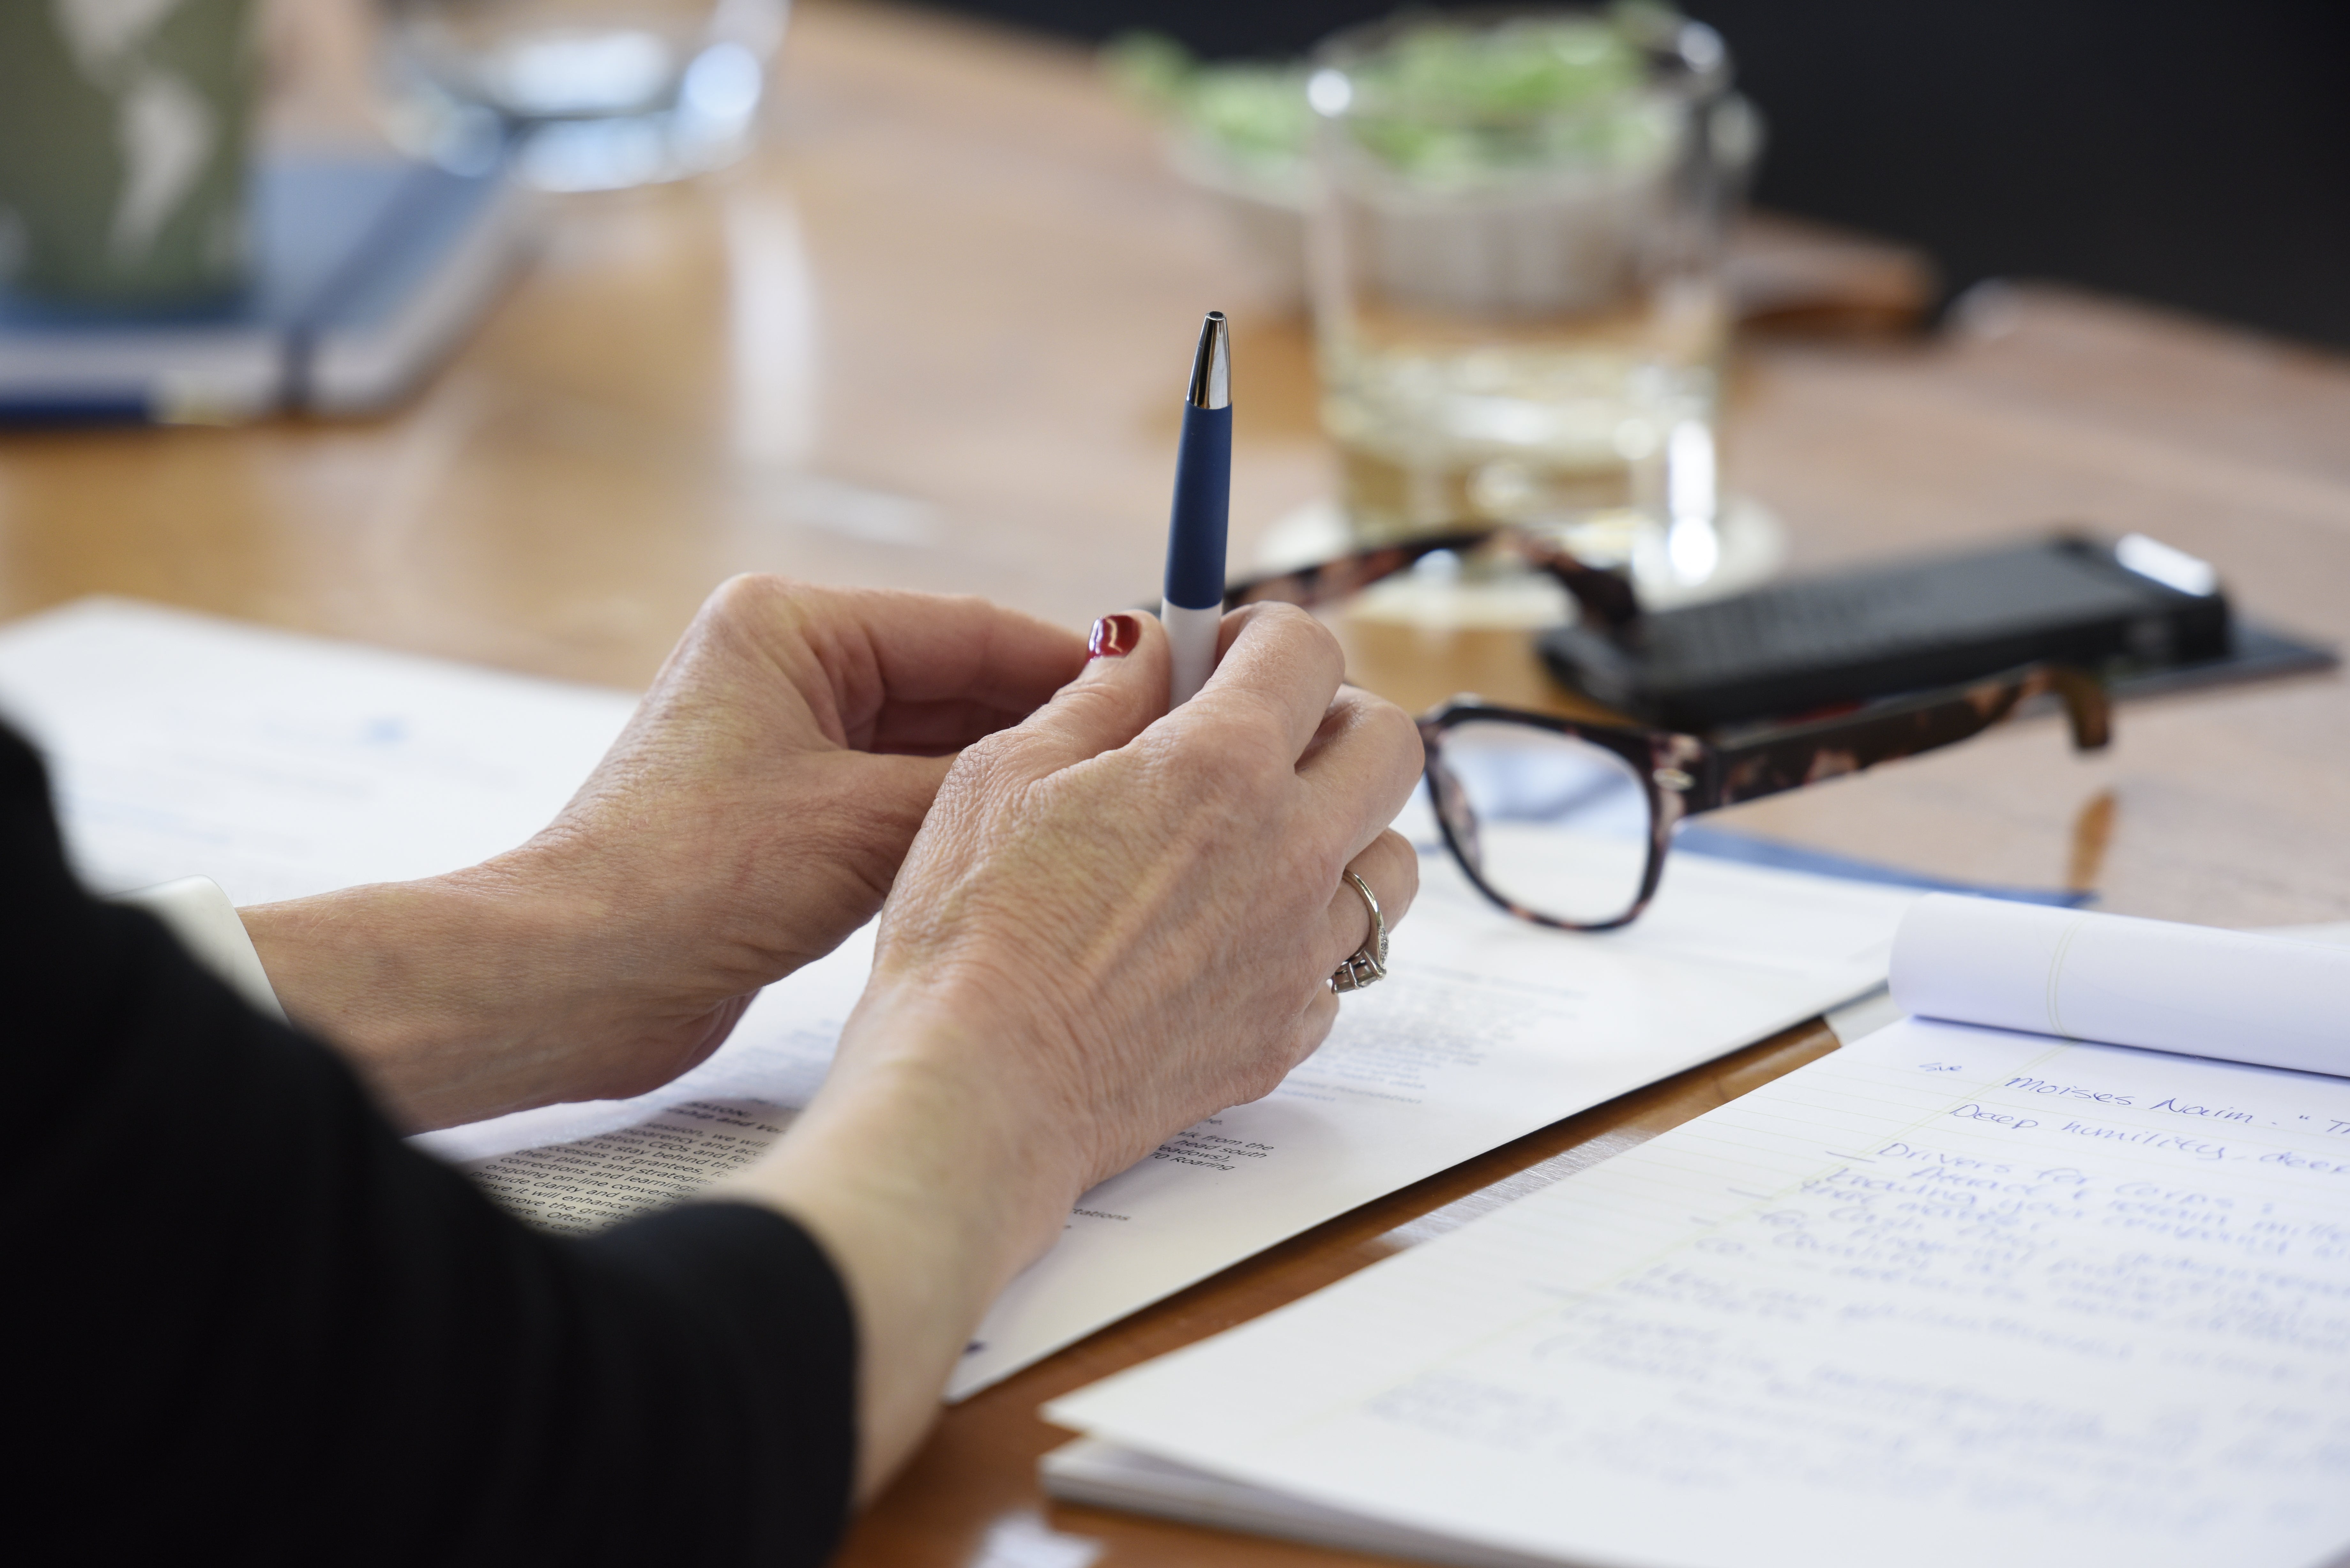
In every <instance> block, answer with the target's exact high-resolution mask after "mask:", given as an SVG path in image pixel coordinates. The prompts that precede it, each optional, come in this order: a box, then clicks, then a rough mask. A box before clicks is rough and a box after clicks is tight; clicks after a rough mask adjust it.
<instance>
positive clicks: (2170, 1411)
mask: <svg viewBox="0 0 2350 1568" xmlns="http://www.w3.org/2000/svg"><path fill="white" fill-rule="evenodd" d="M1048 1414H1050V1415H1051V1417H1053V1418H1054V1419H1055V1420H1057V1421H1060V1422H1062V1423H1064V1424H1066V1425H1069V1426H1074V1427H1076V1428H1081V1429H1083V1430H1085V1431H1087V1432H1089V1433H1091V1434H1093V1435H1094V1436H1095V1437H1097V1438H1105V1439H1107V1440H1109V1441H1111V1442H1113V1443H1116V1444H1118V1445H1120V1446H1122V1447H1124V1448H1126V1449H1137V1450H1140V1451H1141V1452H1143V1453H1145V1454H1147V1455H1149V1456H1151V1457H1153V1458H1156V1459H1161V1460H1171V1461H1174V1462H1176V1463H1178V1464H1180V1465H1182V1466H1186V1467H1190V1468H1192V1469H1197V1470H1201V1471H1205V1472H1209V1473H1211V1474H1212V1475H1215V1476H1218V1477H1221V1478H1222V1479H1224V1480H1228V1481H1233V1480H1236V1481H1242V1482H1245V1483H1247V1484H1248V1485H1250V1486H1251V1487H1252V1488H1254V1489H1259V1490H1266V1491H1271V1492H1275V1493H1280V1494H1285V1495H1287V1496H1289V1497H1292V1498H1295V1499H1299V1500H1303V1501H1305V1502H1306V1503H1309V1504H1319V1505H1322V1506H1324V1507H1335V1508H1339V1509H1343V1510H1345V1511H1347V1512H1348V1513H1350V1514H1353V1515H1357V1516H1359V1517H1363V1518H1367V1519H1371V1520H1378V1521H1388V1522H1389V1523H1391V1524H1393V1525H1396V1526H1399V1527H1402V1528H1404V1529H1406V1530H1409V1531H1417V1532H1432V1533H1433V1534H1436V1535H1440V1536H1442V1537H1445V1538H1449V1539H1454V1540H1459V1541H1461V1542H1468V1543H1473V1544H1477V1545H1482V1546H1483V1547H1486V1548H1489V1549H1498V1550H1501V1551H1505V1552H1510V1551H1514V1552H1524V1553H1528V1554H1532V1555H1535V1556H1540V1557H1556V1558H1565V1559H1568V1560H1571V1561H1575V1562H1577V1563H1585V1562H1588V1563H1644V1564H1645V1563H1673V1564H1682V1565H1689V1568H1712V1565H1720V1568H1731V1565H1733V1564H1735V1565H1738V1568H1772V1565H1777V1564H1786V1565H1788V1568H1794V1565H1797V1564H1802V1565H1804V1568H1842V1565H1845V1564H1853V1565H1858V1564H1862V1563H1869V1564H1875V1563H1883V1562H1885V1561H1887V1558H1888V1557H1889V1556H1897V1555H1898V1557H1899V1558H1900V1559H1902V1560H1904V1561H1908V1562H1914V1563H1931V1564H1940V1563H1950V1564H1957V1563H1984V1562H1996V1563H2002V1564H2003V1565H2009V1568H2037V1565H2041V1564H2046V1565H2049V1568H2056V1565H2060V1564H2061V1565H2064V1568H2077V1565H2078V1564H2080V1563H2123V1562H2126V1563H2131V1564H2133V1565H2134V1568H2151V1565H2164V1564H2178V1565H2181V1568H2184V1565H2188V1564H2210V1563H2231V1564H2232V1563H2243V1564H2260V1563H2272V1564H2275V1565H2277V1568H2300V1565H2303V1564H2311V1563H2319V1562H2322V1561H2325V1560H2327V1559H2328V1557H2329V1556H2330V1554H2331V1553H2333V1552H2336V1551H2338V1550H2339V1549H2341V1548H2342V1547H2343V1546H2344V1545H2345V1543H2350V1082H2345V1081H2344V1080H2341V1079H2336V1078H2330V1077H2321V1076H2316V1075H2304V1074H2297V1073H2292V1072H2286V1071H2282V1070H2279V1069H2273V1068H2263V1067H2250V1066H2240V1065H2233V1064H2223V1063H2219V1062H2212V1061H2205V1060H2199V1059H2196V1058H2192V1057H2185V1056H2174V1055H2165V1054H2158V1053H2154V1052H2147V1051H2135V1050H2127V1049H2122V1048H2116V1047H2108V1046H2099V1045H2087V1044H2069V1043H2063V1042H2059V1041H2055V1040H2053V1039H2050V1038H2047V1037H2043V1036H2035V1035H2024V1034H2017V1033H2006V1032H2002V1031H1998V1030H1991V1029H1983V1028H1977V1027H1970V1026H1966V1025H1960V1024H1951V1023H1920V1022H1915V1021H1913V1022H1908V1023H1901V1024H1898V1025H1895V1026H1893V1027H1891V1028H1889V1029H1887V1030H1884V1031H1881V1032H1879V1033H1876V1034H1873V1035H1871V1036H1869V1037H1868V1038H1866V1039H1865V1040H1863V1041H1861V1042H1859V1043H1858V1044H1855V1045H1852V1046H1849V1047H1847V1048H1846V1049H1845V1050H1843V1051H1840V1052H1838V1053H1836V1054H1834V1055H1832V1056H1829V1057H1826V1058H1825V1059H1823V1060H1821V1061H1819V1062H1817V1063H1814V1064H1812V1065H1811V1066H1808V1067H1806V1068H1804V1069H1802V1070H1801V1071H1799V1072H1797V1073H1794V1074H1793V1075H1789V1076H1787V1077H1785V1078H1783V1079H1781V1080H1779V1081H1777V1082H1776V1083H1773V1084H1771V1085H1766V1086H1765V1087H1763V1088H1762V1089H1760V1090H1758V1091H1756V1092H1755V1093H1753V1094H1752V1095H1749V1096H1745V1097H1744V1098H1742V1099H1740V1100H1737V1101H1735V1102H1733V1103H1731V1105H1729V1106H1724V1107H1722V1108H1721V1109H1719V1110H1716V1111H1714V1112H1711V1113H1710V1114H1709V1115H1707V1116H1702V1117H1700V1118H1699V1119H1698V1120H1696V1121H1694V1122H1691V1123H1690V1124H1688V1125H1687V1126H1685V1127H1680V1128H1678V1129H1676V1130H1675V1131H1673V1132H1670V1133H1668V1134H1666V1135H1664V1136H1663V1137H1659V1138H1657V1139H1655V1140H1654V1141H1652V1142H1650V1143H1648V1144H1647V1145H1645V1146H1643V1147H1640V1148H1638V1149H1636V1150H1633V1151H1631V1152H1630V1153H1627V1154H1624V1155H1621V1156H1618V1157H1617V1158H1614V1159H1611V1160H1608V1161H1606V1162H1604V1163H1602V1164H1600V1165H1598V1166H1596V1167H1594V1168H1590V1169H1589V1170H1586V1171H1585V1172H1583V1173H1581V1174H1579V1175H1576V1176H1575V1177H1572V1178H1570V1179H1566V1180H1564V1181H1561V1182H1559V1183H1557V1184H1556V1185H1555V1186H1552V1187H1550V1188H1547V1189H1544V1190H1542V1191H1539V1192H1536V1193H1534V1194H1533V1195H1532V1196H1530V1197H1527V1198H1525V1199H1522V1200H1520V1201H1519V1202H1517V1203H1515V1204H1513V1205H1512V1206H1510V1207H1508V1208H1506V1209H1503V1210H1499V1211H1497V1212H1495V1213H1493V1214H1492V1215H1490V1216H1488V1217H1486V1218H1484V1219H1482V1220H1477V1221H1476V1222H1474V1223H1472V1224H1471V1225H1468V1226H1465V1227H1463V1228H1461V1230H1459V1231H1454V1232H1452V1233H1451V1234H1450V1235H1448V1236H1445V1237H1442V1238H1440V1239H1439V1240H1437V1241H1432V1242H1430V1243H1428V1244H1426V1245H1424V1246H1421V1247H1419V1248H1418V1249H1415V1250H1414V1251H1409V1252H1407V1253H1404V1254H1402V1255H1400V1256H1399V1257H1397V1258H1395V1259H1393V1260H1390V1261H1389V1262H1385V1263H1383V1264H1380V1265H1378V1266H1377V1267H1375V1268H1372V1269H1369V1270H1367V1271H1365V1272H1362V1273H1360V1274H1357V1275H1355V1276H1353V1277H1352V1278H1350V1279H1348V1280H1347V1281H1345V1282H1341V1283H1340V1284H1338V1285H1337V1286H1335V1287H1333V1288H1332V1289H1330V1290H1328V1291H1326V1292H1325V1293H1321V1294H1320V1295H1317V1296H1314V1297H1310V1298H1308V1299H1307V1300H1305V1301H1304V1302H1301V1303H1297V1304H1296V1305H1295V1306H1293V1307H1290V1308H1288V1309H1286V1310H1285V1311H1284V1312H1282V1313H1279V1314H1274V1316H1272V1317H1270V1318H1267V1319H1263V1320H1261V1321H1260V1322H1258V1323H1257V1324H1251V1325H1249V1326H1246V1327H1243V1328H1242V1329H1238V1330H1235V1331H1233V1332H1232V1333H1231V1334H1226V1335H1223V1336H1222V1337H1220V1338H1218V1339H1215V1340H1211V1341H1209V1342H1207V1343H1205V1344H1203V1345H1199V1346H1195V1347H1193V1348H1192V1349H1191V1350H1189V1351H1185V1352H1180V1353H1178V1354H1177V1355H1173V1356H1170V1357H1168V1358H1166V1359H1164V1360H1162V1361H1159V1362H1155V1363H1152V1364H1150V1365H1149V1366H1144V1367H1140V1368H1138V1369H1136V1370H1135V1371H1133V1372H1131V1373H1128V1374H1126V1375H1124V1376H1120V1377H1118V1378H1113V1379H1111V1380H1110V1381H1108V1382H1107V1383H1104V1384H1099V1385H1097V1386H1094V1387H1092V1388H1090V1389H1087V1390H1083V1391H1081V1392H1079V1393H1078V1394H1076V1395H1074V1396H1072V1397H1068V1398H1066V1399H1064V1400H1062V1401H1060V1402H1059V1403H1058V1404H1057V1405H1055V1406H1054V1407H1051V1409H1050V1410H1049V1412H1048Z"/></svg>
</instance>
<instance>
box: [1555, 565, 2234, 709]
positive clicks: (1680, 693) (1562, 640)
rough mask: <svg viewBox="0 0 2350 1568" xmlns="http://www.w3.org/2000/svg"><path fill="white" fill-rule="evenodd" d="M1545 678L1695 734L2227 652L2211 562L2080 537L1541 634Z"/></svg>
mask: <svg viewBox="0 0 2350 1568" xmlns="http://www.w3.org/2000/svg"><path fill="white" fill-rule="evenodd" d="M1539 646H1540V648H1541V651H1542V657H1543V662H1544V664H1545V665H1547V666H1548V667H1549V669H1550V671H1551V673H1552V674H1553V675H1554V676H1555V677H1556V678H1557V679H1558V680H1561V681H1564V682H1565V684H1566V685H1568V686H1570V687H1572V688H1574V689H1575V691H1581V692H1583V693H1585V694H1586V695H1587V696H1589V697H1591V698H1593V699H1595V700H1596V701H1600V702H1604V703H1606V704H1607V706H1609V707H1611V708H1616V709H1619V710H1621V711H1624V712H1627V713H1629V714H1631V715H1633V716H1634V717H1636V718H1638V719H1641V720H1645V721H1647V722H1650V723H1656V724H1665V725H1670V726H1672V727H1673V728H1676V729H1682V730H1704V729H1710V728H1712V727H1714V726H1717V725H1721V724H1729V723H1736V722H1741V721H1743V720H1750V719H1761V718H1783V717H1789V716H1793V715H1795V714H1801V713H1805V712H1809V711H1813V710H1815V709H1820V708H1826V707H1832V706H1835V705H1836V704H1838V703H1844V702H1855V701H1863V700H1865V699H1867V698H1871V697H1883V696H1887V695H1890V694H1892V693H1894V692H1898V691H1918V690H1921V689H1925V688H1929V687H1934V686H1947V685H1950V684H1953V683H1956V682H1959V681H1963V680H1971V679H1974V678H1975V677H1977V676H1982V675H1991V674H1996V673H1997V672H1999V671H2001V670H2011V669H2013V668H2014V667H2015V666H2017V665H2020V664H2028V663H2031V662H2032V661H2033V660H2035V659H2060V660H2064V661H2067V662H2071V663H2076V664H2081V665H2085V666H2088V667H2090V668H2093V669H2094V668H2098V667H2102V666H2106V665H2108V664H2111V663H2114V662H2115V661H2117V660H2127V661H2129V662H2130V663H2132V664H2134V665H2137V666H2140V667H2144V666H2155V667H2163V666H2169V665H2177V664H2185V663H2190V662H2193V661H2195V660H2198V659H2217V658H2220V657H2222V656H2224V655H2225V654H2227V653H2228V651H2229V625H2228V599H2227V596H2226V595H2225V594H2224V593H2222V592H2221V591H2220V583H2219V578H2218V576H2217V574H2216V573H2214V572H2213V571H2212V569H2211V568H2210V566H2208V565H2207V564H2205V563H2204V562H2202V561H2199V560H2197V559H2196V558H2195V557H2194V556H2189V555H2188V554H2186V553H2185V552H2184V551H2181V550H2175V549H2173V548H2171V547H2170V546H2169V545H2164V544H2161V543H2159V542H2158V541H2157V540H2153V539H2149V538H2147V537H2146V536H2145V535H2137V534H2133V535H2127V536H2126V537H2125V538H2123V539H2121V540H2120V541H2118V542H2108V541H2106V540H2102V539H2096V538H2092V537H2089V536H2087V535H2080V534H2071V533H2067V534H2059V535H2054V536H2053V537H2049V538H2043V539H2037V540H2032V541H2029V542H2026V543H2023V544H2017V545H2002V546H2000V547H1997V548H1994V549H1990V550H1979V551H1972V552H1969V553H1967V554H1964V555H1950V556H1930V557H1924V558H1918V559H1912V560H1907V561H1900V562H1895V563H1891V564H1888V565H1883V566H1866V567H1862V568H1860V569H1857V570H1855V571H1848V572H1842V573H1837V574H1835V575H1832V576H1819V577H1808V578H1804V579H1800V580H1798V581H1794V582H1789V583H1781V584H1774V585H1773V586H1772V587H1764V588H1758V589H1756V590H1754V591H1753V592H1752V593H1745V594H1740V595H1738V596H1736V597H1731V598H1726V599H1716V600H1714V601H1713V602H1711V603H1710V604H1700V605H1690V606H1688V607H1684V608H1681V609H1672V610H1662V611H1659V612H1657V613H1655V614H1650V615H1643V616H1640V617H1638V618H1636V619H1634V620H1632V621H1630V622H1629V623H1628V624H1627V625H1625V626H1623V627H1620V628H1617V629H1615V630H1612V631H1610V630H1603V629H1599V628H1591V627H1586V626H1582V625H1576V626H1568V627H1562V628H1558V629H1556V630H1555V631H1551V632H1547V633H1545V634H1544V636H1543V638H1542V639H1541V642H1540V645H1539Z"/></svg>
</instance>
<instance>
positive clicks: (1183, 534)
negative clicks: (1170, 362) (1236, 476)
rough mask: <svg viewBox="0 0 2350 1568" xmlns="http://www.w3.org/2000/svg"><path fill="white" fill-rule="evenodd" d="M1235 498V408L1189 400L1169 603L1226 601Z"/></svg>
mask: <svg viewBox="0 0 2350 1568" xmlns="http://www.w3.org/2000/svg"><path fill="white" fill-rule="evenodd" d="M1231 513H1232V410H1231V409H1230V408H1222V409H1200V408H1193V407H1192V406H1191V404H1189V403H1186V404H1184V405H1183V434H1182V437H1181V439H1180V441H1179V442H1178V444H1177V446H1176V448H1175V514H1174V516H1173V517H1172V518H1170V520H1169V522H1168V527H1167V602H1168V603H1169V604H1172V605H1181V606H1182V607H1184V608H1186V609H1209V608H1212V607H1217V606H1221V605H1222V603H1223V602H1224V529H1225V526H1226V524H1228V523H1229V522H1230V519H1231Z"/></svg>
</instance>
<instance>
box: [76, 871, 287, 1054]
mask: <svg viewBox="0 0 2350 1568" xmlns="http://www.w3.org/2000/svg"><path fill="white" fill-rule="evenodd" d="M116 902H118V903H123V904H129V905H130V906H131V907H132V908H134V909H144V910H146V911H147V912H148V913H149V914H151V915H152V916H154V917H155V918H156V919H159V920H161V921H162V922H163V924H164V925H166V926H168V927H169V928H171V932H172V935H173V936H175V937H177V938H179V939H180V945H181V946H182V947H183V948H185V949H187V950H188V953H189V956H190V957H192V958H193V959H194V960H195V961H197V962H198V963H200V964H202V965H203V966H204V967H205V968H206V969H208V970H210V971H213V973H214V974H216V975H218V976H219V977H220V978H221V979H222V980H224V981H226V982H227V983H228V988H229V989H230V990H231V991H234V992H236V993H237V994H238V995H239V996H241V997H243V998H244V1000H245V1001H246V1002H250V1003H251V1004H252V1005H253V1006H254V1008H255V1010H257V1011H258V1012H262V1013H264V1014H265V1015H266V1016H268V1017H271V1018H274V1019H276V1020H277V1022H278V1023H285V1022H286V1009H285V1008H283V1007H281V1006H279V1005H278V1002H277V992H276V991H275V990H274V989H272V988H271V986H270V983H269V973H268V971H266V970H264V969H263V968H262V967H261V955H260V954H259V953H257V952H255V950H254V949H253V938H252V937H251V936H250V935H248V934H247V933H246V931H245V929H244V921H243V920H241V919H238V918H237V913H236V906H235V905H234V904H233V903H231V902H229V897H228V893H227V891H226V890H225V889H224V888H222V887H221V885H220V884H219V883H217V882H215V881H213V879H212V878H211V877H181V878H180V879H179V880H178V881H176V882H161V883H158V884H157V885H156V886H154V887H152V888H140V889H139V890H138V891H137V892H135V893H123V894H120V895H118V896H117V898H116Z"/></svg>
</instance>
